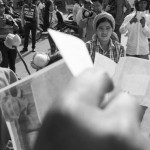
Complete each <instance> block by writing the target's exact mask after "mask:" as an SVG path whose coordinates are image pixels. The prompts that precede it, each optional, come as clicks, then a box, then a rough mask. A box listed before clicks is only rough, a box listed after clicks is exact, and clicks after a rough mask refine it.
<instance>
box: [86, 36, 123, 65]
mask: <svg viewBox="0 0 150 150" xmlns="http://www.w3.org/2000/svg"><path fill="white" fill-rule="evenodd" d="M86 46H87V48H88V51H89V53H90V55H91V58H92V60H93V62H94V59H95V52H98V53H100V54H102V55H104V56H106V57H108V58H110V59H112V60H113V61H114V62H116V63H118V61H119V58H120V57H124V56H125V50H124V47H123V46H122V45H121V44H120V43H119V42H117V41H114V40H112V39H110V43H109V48H108V50H107V51H105V50H103V48H102V46H101V44H100V42H99V40H98V39H97V36H96V35H94V36H93V38H92V40H91V41H88V42H87V43H86Z"/></svg>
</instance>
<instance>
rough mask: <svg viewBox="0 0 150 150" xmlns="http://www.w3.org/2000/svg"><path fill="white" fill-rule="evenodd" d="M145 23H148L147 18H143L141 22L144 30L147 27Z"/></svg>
mask: <svg viewBox="0 0 150 150" xmlns="http://www.w3.org/2000/svg"><path fill="white" fill-rule="evenodd" d="M145 22H146V20H145V18H144V17H142V18H141V20H140V23H141V25H142V27H143V28H144V27H145Z"/></svg>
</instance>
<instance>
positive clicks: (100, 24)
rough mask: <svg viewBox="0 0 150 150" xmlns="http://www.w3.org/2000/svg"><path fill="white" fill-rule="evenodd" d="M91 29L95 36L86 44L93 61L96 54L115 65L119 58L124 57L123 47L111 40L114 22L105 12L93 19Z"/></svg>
mask: <svg viewBox="0 0 150 150" xmlns="http://www.w3.org/2000/svg"><path fill="white" fill-rule="evenodd" d="M93 28H94V31H95V34H94V35H93V37H92V40H91V41H88V42H87V43H86V45H87V48H88V50H89V53H90V55H91V57H92V60H93V61H94V59H95V53H96V52H98V53H100V54H102V55H104V56H106V57H109V58H110V59H112V60H113V61H115V62H116V63H117V62H118V61H119V58H120V57H123V56H125V51H124V47H123V46H122V45H121V44H120V43H119V42H117V41H115V40H112V38H111V36H112V34H113V31H114V29H115V20H114V18H113V16H112V15H111V14H109V13H106V12H102V13H101V14H98V15H97V16H96V17H95V18H94V21H93Z"/></svg>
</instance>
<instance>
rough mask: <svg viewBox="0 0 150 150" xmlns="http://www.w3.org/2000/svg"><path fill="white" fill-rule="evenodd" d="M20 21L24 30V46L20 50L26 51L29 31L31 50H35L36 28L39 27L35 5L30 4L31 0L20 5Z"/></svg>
mask: <svg viewBox="0 0 150 150" xmlns="http://www.w3.org/2000/svg"><path fill="white" fill-rule="evenodd" d="M21 22H22V26H23V28H24V32H25V40H24V48H23V49H22V50H21V51H20V52H21V53H24V52H26V51H28V42H29V34H30V31H31V33H32V52H35V44H36V29H37V28H38V27H39V15H38V11H37V7H36V6H35V5H34V4H32V0H27V3H26V4H24V5H23V7H22V13H21Z"/></svg>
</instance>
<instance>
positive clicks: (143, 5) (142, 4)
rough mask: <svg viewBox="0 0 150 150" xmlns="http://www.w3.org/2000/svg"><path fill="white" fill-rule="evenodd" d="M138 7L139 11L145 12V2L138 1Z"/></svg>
mask: <svg viewBox="0 0 150 150" xmlns="http://www.w3.org/2000/svg"><path fill="white" fill-rule="evenodd" d="M138 6H139V10H140V11H145V10H146V7H147V1H140V2H139V4H138Z"/></svg>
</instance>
